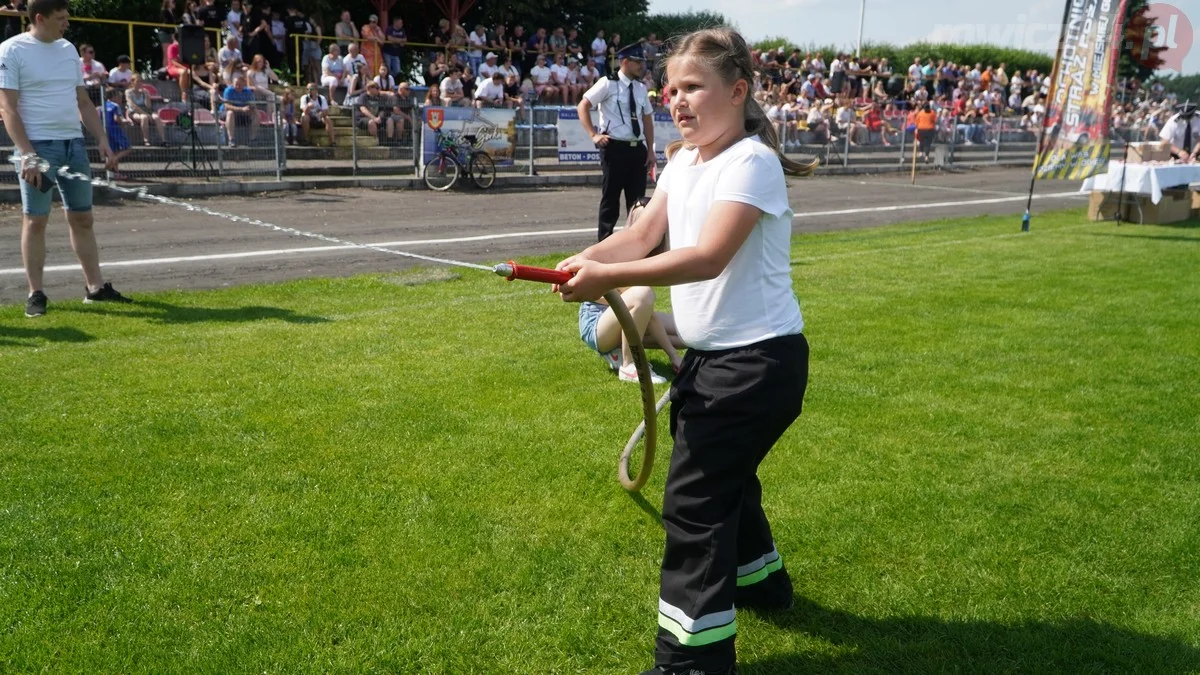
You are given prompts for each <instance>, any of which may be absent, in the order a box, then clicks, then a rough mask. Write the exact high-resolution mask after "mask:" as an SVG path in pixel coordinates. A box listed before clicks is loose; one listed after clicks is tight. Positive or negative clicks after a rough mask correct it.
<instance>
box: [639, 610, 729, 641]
mask: <svg viewBox="0 0 1200 675" xmlns="http://www.w3.org/2000/svg"><path fill="white" fill-rule="evenodd" d="M658 625H659V626H660V627H662V629H663V630H666V631H667V632H669V633H671V635H674V636H675V639H676V640H679V644H681V645H685V646H687V647H700V646H703V645H708V644H712V643H714V642H720V641H721V640H724V639H726V638H731V637H733V636H734V635H736V634H737V620H736V619H735V620H733V621H730V622H729V623H727V624H725V625H724V626H716V627H714V628H709V629H707V630H702V631H700V632H699V633H689V632H687V631H686V630H684V629H683V626H681V625H679V622H678V621H676V620H675V619H672V618H671V617H669V616H667V615H666V614H663V613H662V612H659V613H658Z"/></svg>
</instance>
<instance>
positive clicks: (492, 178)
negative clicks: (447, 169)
mask: <svg viewBox="0 0 1200 675" xmlns="http://www.w3.org/2000/svg"><path fill="white" fill-rule="evenodd" d="M470 170H471V178H472V179H473V180H474V181H475V185H477V186H479V189H481V190H486V189H488V188H490V187H492V183H495V182H496V163H495V162H493V161H492V158H491V156H490V155H488V154H487V153H486V152H475V153H472V154H471V166H470Z"/></svg>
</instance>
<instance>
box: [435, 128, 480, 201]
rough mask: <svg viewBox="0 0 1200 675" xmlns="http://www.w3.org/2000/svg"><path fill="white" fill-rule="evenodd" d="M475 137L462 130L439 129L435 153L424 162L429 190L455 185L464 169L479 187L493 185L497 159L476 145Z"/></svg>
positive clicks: (446, 188)
mask: <svg viewBox="0 0 1200 675" xmlns="http://www.w3.org/2000/svg"><path fill="white" fill-rule="evenodd" d="M475 143H476V137H475V136H474V135H473V134H464V135H463V136H462V137H461V140H460V137H459V136H458V135H457V134H453V133H439V134H438V138H437V148H438V153H437V155H436V156H435V157H434V158H433V159H431V160H430V161H429V162H427V163H426V164H425V170H424V171H423V172H422V178H424V179H425V185H426V186H428V187H429V189H430V190H437V191H438V192H442V191H445V190H449V189H450V188H452V187H454V184H455V183H456V182H457V181H458V177H459V175H460V174H462V172H463V171H464V170H465V171H466V174H467V177H468V178H470V179H471V180H472V181H473V182H474V183H475V185H476V186H477V187H479V188H480V189H481V190H486V189H488V188H490V187H492V184H493V183H495V182H496V163H495V162H493V161H492V158H491V156H490V155H488V154H487V153H486V152H483V151H482V150H476V149H475Z"/></svg>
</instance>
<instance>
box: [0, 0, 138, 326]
mask: <svg viewBox="0 0 1200 675" xmlns="http://www.w3.org/2000/svg"><path fill="white" fill-rule="evenodd" d="M27 13H28V16H29V30H28V31H27V32H25V33H22V34H20V35H16V36H14V37H12V38H9V39H8V40H5V41H4V43H3V44H0V112H2V113H3V115H4V127H5V129H6V130H7V131H8V135H9V136H10V137H12V140H13V145H14V146H16V154H17V155H18V156H19V159H20V174H21V205H22V206H23V209H24V212H25V217H24V220H23V223H22V229H21V257H22V259H23V260H24V262H25V277H26V279H27V280H28V282H29V298H28V300H27V301H26V303H25V315H26V316H31V317H33V316H41V315H43V314H45V313H46V294H45V293H44V292H42V272H43V268H44V267H45V263H46V223H47V221H49V219H50V196H51V194H50V188H51V187H53V186H55V185H57V187H58V191H59V194H61V195H62V200H63V205H64V206H65V208H66V212H67V224H68V225H69V226H70V228H71V246H72V247H73V248H74V249H75V255H76V257H77V258H79V264H80V265H81V266H82V267H83V276H84V279H85V280H86V281H87V288H86V290H85V295H84V299H83V301H84V302H132V300H130V299H129V298H126V297H125V296H123V295H121V294H120V293H118V292H117V291H116V290H115V289H113V287H112V284H109V283H105V282H104V278H103V276H102V275H101V273H100V255H99V252H98V250H97V247H96V234H95V232H94V231H93V229H92V225H93V223H94V220H93V216H92V184H91V183H90V182H89V180H90V178H91V168H90V166H89V165H88V157H87V151H86V150H85V148H84V140H83V131H82V130H81V129H80V128H79V122H80V120H82V121H83V125H84V126H85V127H87V130H88V132H89V133H90V134H91V135H92V137H93V138H95V139H96V144H97V146H98V147H99V149H100V155H101V156H102V157H103V158H104V161H105V163H106V165H107V166H108V168H109V169H112V168H114V167H115V159H114V155H113V151H112V149H111V148H109V146H108V134H106V133H105V131H104V124H103V123H102V122H101V121H100V116H99V114H98V113H97V112H96V108H95V106H94V105H93V104H92V100H91V99H90V98H89V97H88V93H87V89H86V88H85V87H84V85H83V72H82V71H81V70H80V68H79V52H78V50H76V49H75V45H73V44H71V43H70V42H68V41H66V40H64V39H63V33H64V32H65V31H66V29H67V25H68V18H69V12H68V11H67V0H32V2H30V3H29V8H28V10H27ZM47 164H48V165H49V166H48V167H47V166H46V165H47ZM60 167H62V168H65V169H66V170H68V171H71V172H73V173H77V174H81V175H83V176H87V177H88V180H83V179H76V178H69V177H66V176H60V175H59V173H58V170H59V168H60Z"/></svg>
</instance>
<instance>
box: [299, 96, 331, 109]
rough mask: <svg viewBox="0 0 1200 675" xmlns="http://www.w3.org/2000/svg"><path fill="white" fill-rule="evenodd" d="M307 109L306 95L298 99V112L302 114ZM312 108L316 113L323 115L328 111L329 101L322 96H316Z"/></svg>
mask: <svg viewBox="0 0 1200 675" xmlns="http://www.w3.org/2000/svg"><path fill="white" fill-rule="evenodd" d="M306 108H308V94H305V95H303V96H301V97H300V111H301V112H303V111H304V110H305V109H306ZM313 108H314V109H315V110H316V111H317V112H318V113H323V112H326V111H328V110H329V101H328V100H326V99H325V97H324V96H322V95H320V94H317V98H316V99H315V100H314V101H313Z"/></svg>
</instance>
